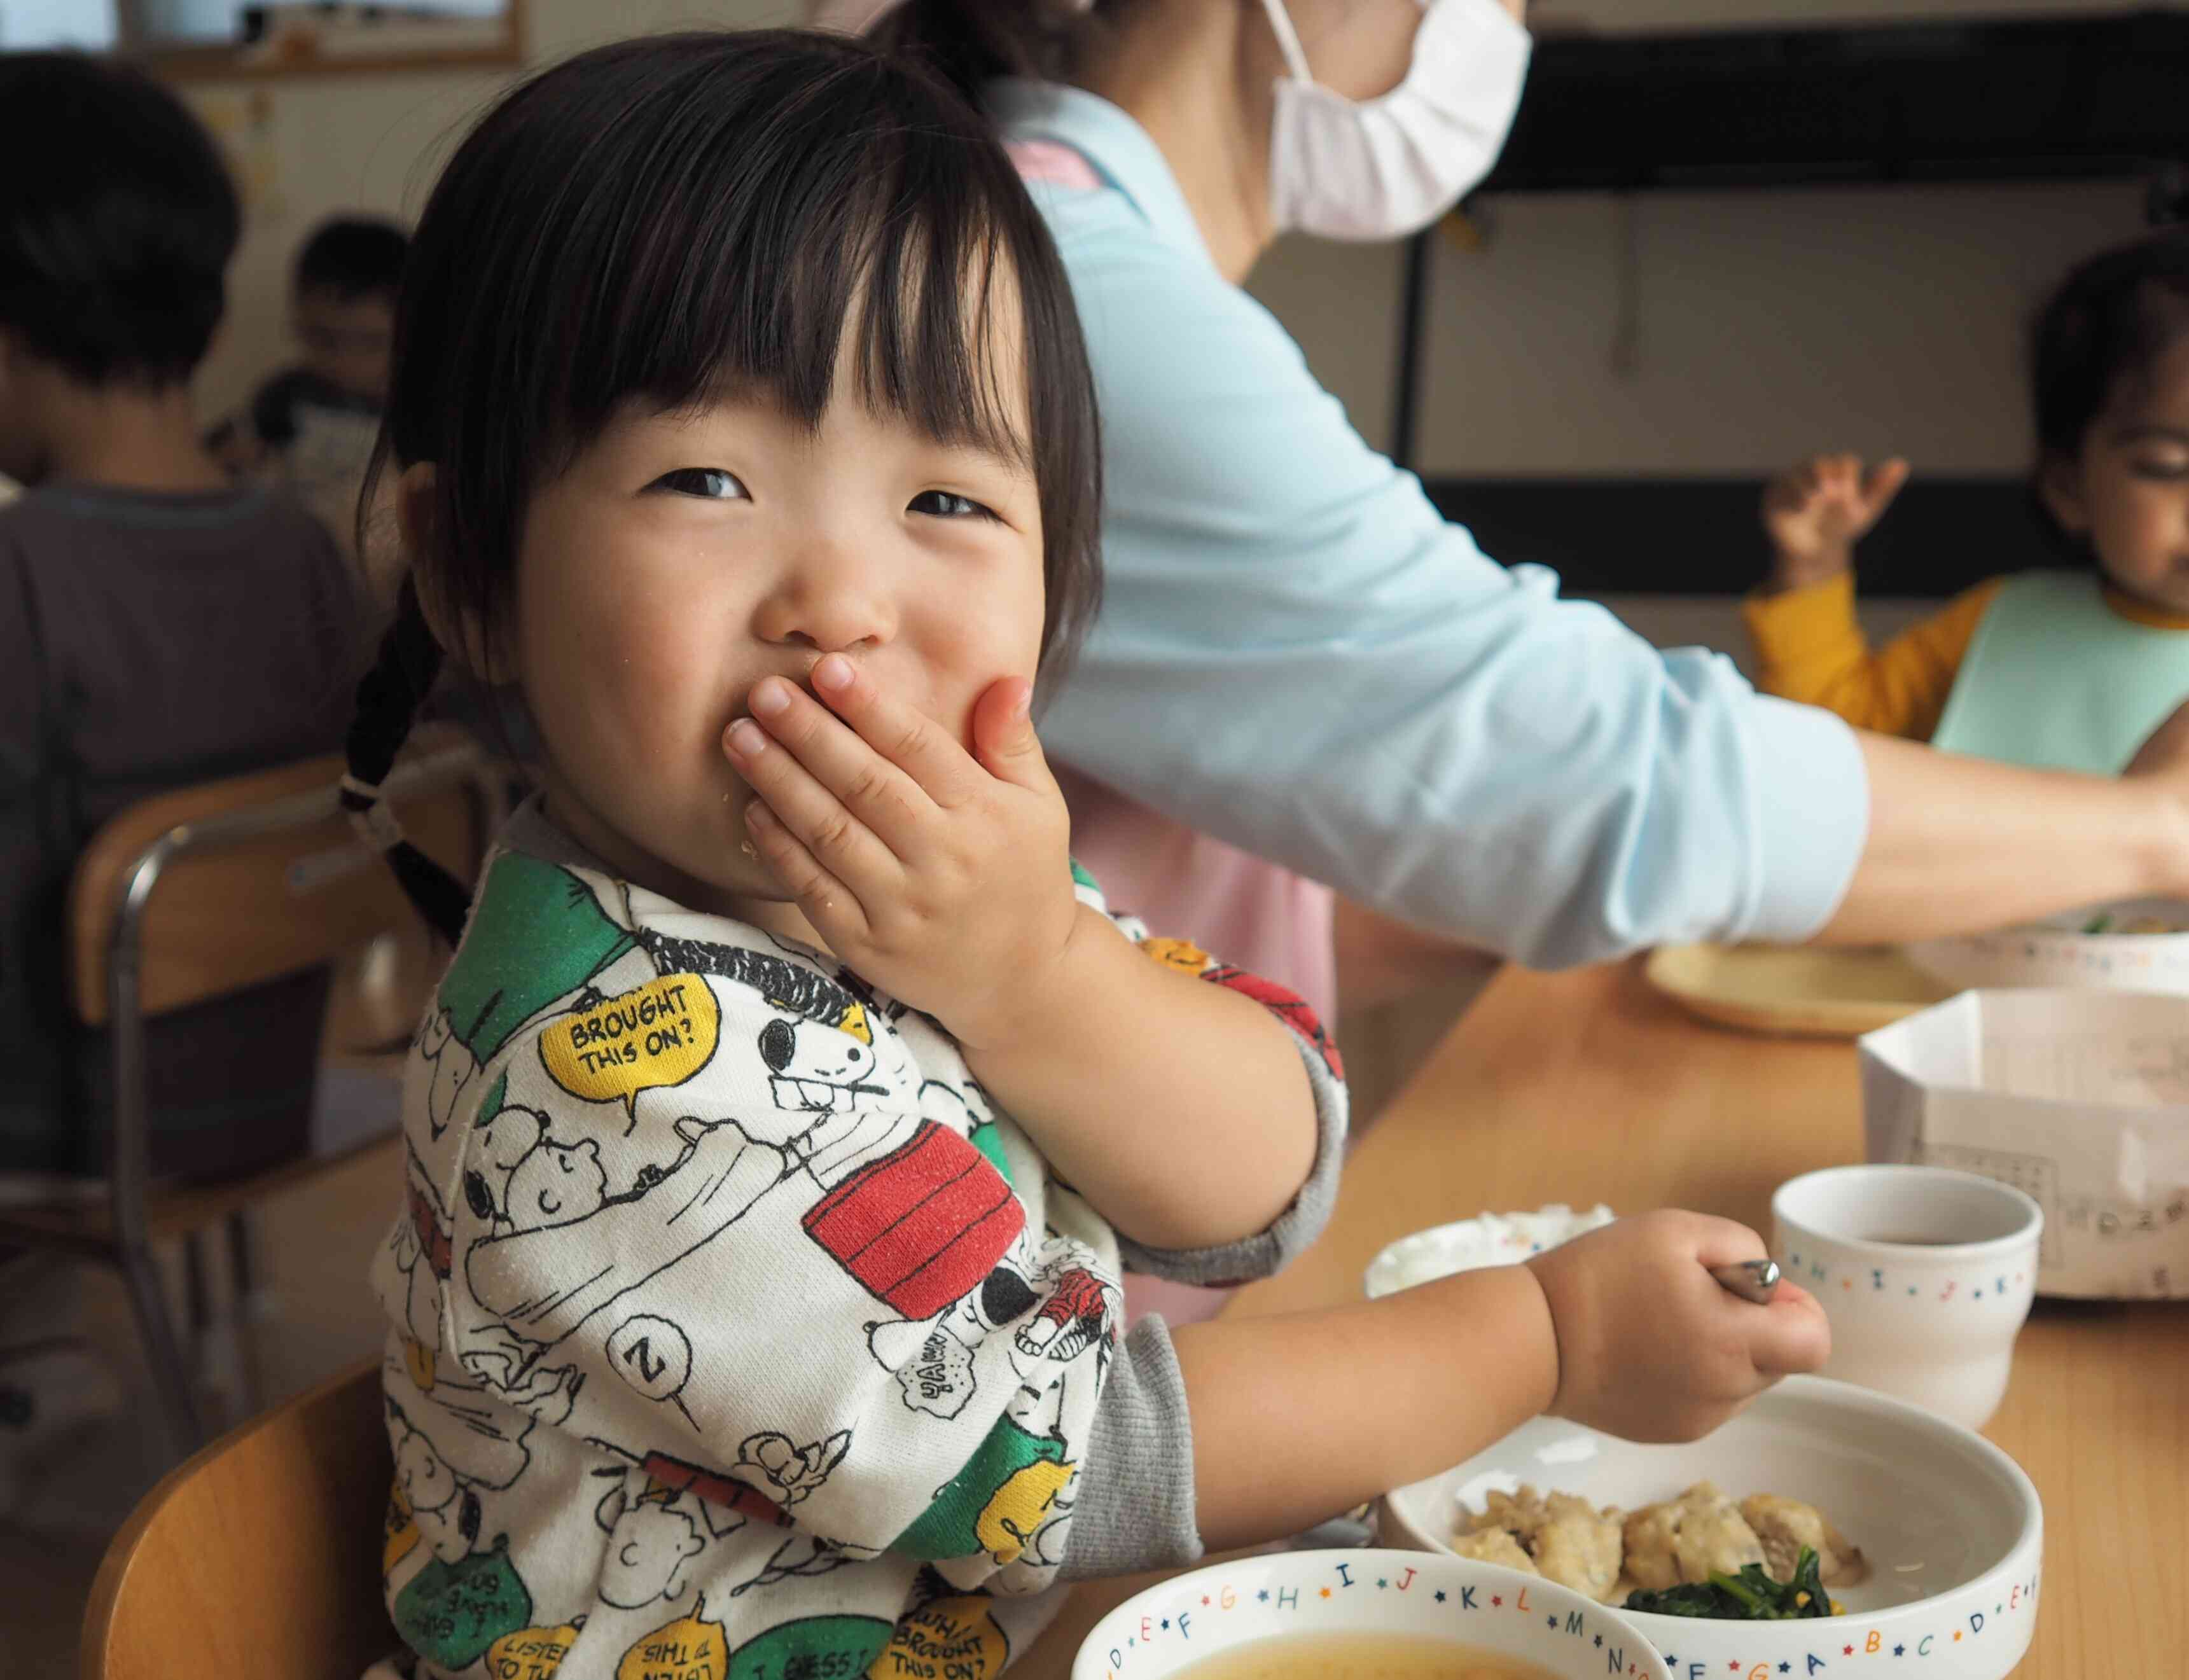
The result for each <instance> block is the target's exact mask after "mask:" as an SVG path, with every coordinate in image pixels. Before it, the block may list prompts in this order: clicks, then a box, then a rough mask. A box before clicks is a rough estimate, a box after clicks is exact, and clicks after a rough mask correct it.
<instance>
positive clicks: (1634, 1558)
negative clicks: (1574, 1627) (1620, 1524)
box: [1625, 1482, 1763, 1592]
mask: <svg viewBox="0 0 2189 1680" xmlns="http://www.w3.org/2000/svg"><path fill="white" fill-rule="evenodd" d="M1625 1535H1626V1573H1627V1574H1628V1575H1632V1577H1633V1578H1634V1584H1635V1585H1636V1586H1638V1587H1648V1588H1649V1589H1651V1590H1652V1591H1656V1592H1661V1591H1662V1590H1663V1589H1664V1588H1666V1587H1677V1586H1678V1585H1680V1583H1681V1582H1683V1581H1691V1582H1692V1581H1708V1580H1709V1579H1710V1578H1711V1575H1713V1574H1714V1573H1723V1574H1726V1575H1737V1574H1739V1571H1740V1569H1741V1566H1742V1565H1743V1564H1760V1563H1762V1561H1763V1542H1762V1541H1760V1540H1758V1539H1757V1538H1756V1530H1754V1529H1752V1528H1751V1527H1749V1525H1748V1521H1747V1519H1745V1517H1743V1516H1742V1515H1741V1514H1740V1513H1739V1510H1738V1509H1736V1508H1735V1507H1734V1502H1732V1501H1731V1500H1730V1499H1728V1498H1727V1497H1726V1496H1724V1495H1723V1494H1722V1493H1720V1492H1719V1491H1717V1488H1716V1487H1715V1486H1714V1485H1711V1483H1709V1482H1697V1483H1696V1484H1695V1485H1694V1486H1693V1487H1691V1488H1689V1489H1688V1491H1686V1492H1685V1493H1683V1494H1682V1495H1681V1496H1679V1497H1678V1498H1677V1499H1673V1500H1668V1501H1666V1502H1665V1503H1663V1504H1661V1505H1648V1506H1644V1507H1643V1508H1642V1509H1641V1510H1639V1511H1637V1512H1635V1513H1633V1515H1632V1516H1630V1517H1629V1518H1627V1519H1626V1530H1625Z"/></svg>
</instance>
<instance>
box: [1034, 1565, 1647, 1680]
mask: <svg viewBox="0 0 2189 1680" xmlns="http://www.w3.org/2000/svg"><path fill="white" fill-rule="evenodd" d="M1332 1636H1335V1638H1337V1639H1338V1640H1348V1639H1349V1638H1352V1637H1360V1638H1376V1639H1383V1638H1394V1639H1409V1640H1411V1639H1430V1640H1434V1641H1437V1642H1439V1643H1450V1644H1451V1648H1452V1652H1451V1655H1452V1658H1453V1659H1454V1660H1453V1661H1452V1662H1451V1666H1450V1668H1449V1669H1448V1670H1447V1669H1445V1667H1444V1666H1443V1664H1442V1662H1441V1660H1440V1663H1439V1671H1440V1672H1449V1673H1451V1674H1453V1675H1463V1674H1467V1673H1468V1672H1472V1669H1471V1666H1470V1665H1469V1664H1468V1662H1467V1660H1466V1659H1467V1658H1468V1656H1469V1655H1480V1656H1482V1657H1483V1659H1484V1661H1483V1665H1482V1666H1483V1667H1484V1668H1485V1669H1487V1670H1488V1672H1502V1671H1501V1670H1497V1669H1495V1668H1491V1667H1490V1663H1491V1662H1492V1661H1493V1660H1494V1659H1495V1658H1499V1657H1502V1658H1507V1659H1513V1660H1517V1661H1519V1662H1524V1663H1532V1664H1534V1665H1535V1666H1536V1667H1537V1668H1539V1669H1541V1671H1542V1672H1545V1673H1547V1674H1550V1675H1554V1676H1556V1677H1557V1680H1608V1677H1609V1676H1611V1675H1618V1676H1621V1677H1622V1680H1671V1671H1670V1670H1668V1669H1667V1668H1666V1666H1665V1665H1664V1663H1663V1661H1662V1660H1660V1658H1659V1657H1658V1655H1657V1653H1656V1652H1655V1651H1654V1650H1653V1649H1650V1645H1649V1641H1648V1640H1647V1639H1645V1638H1643V1637H1642V1635H1641V1634H1640V1633H1639V1632H1638V1631H1637V1630H1636V1628H1635V1626H1634V1623H1633V1622H1632V1621H1631V1620H1630V1619H1628V1618H1627V1617H1626V1616H1625V1615H1622V1614H1621V1612H1619V1611H1617V1610H1614V1609H1606V1608H1605V1607H1604V1605H1602V1604H1598V1603H1597V1602H1596V1601H1595V1600H1594V1599H1592V1598H1582V1597H1581V1594H1580V1593H1578V1592H1568V1591H1566V1589H1565V1588H1564V1587H1556V1586H1553V1584H1552V1583H1551V1582H1549V1581H1531V1580H1529V1579H1528V1578H1527V1577H1525V1576H1524V1575H1515V1574H1513V1572H1512V1571H1511V1570H1502V1569H1500V1568H1498V1567H1497V1566H1496V1564H1478V1563H1475V1562H1473V1561H1472V1560H1471V1559H1468V1558H1455V1557H1452V1556H1451V1555H1450V1554H1448V1553H1447V1554H1446V1555H1445V1556H1443V1557H1433V1556H1430V1555H1428V1553H1421V1552H1383V1551H1375V1550H1348V1551H1338V1552H1277V1553H1264V1554H1263V1555H1260V1556H1256V1557H1247V1558H1239V1559H1237V1560H1236V1562H1233V1563H1228V1564H1211V1565H1209V1566H1208V1568H1206V1569H1199V1570H1192V1571H1191V1572H1190V1573H1188V1574H1185V1575H1175V1576H1174V1577H1173V1578H1172V1579H1170V1580H1168V1581H1164V1582H1163V1583H1162V1585H1161V1586H1159V1587H1150V1588H1149V1589H1148V1590H1147V1591H1146V1592H1141V1593H1137V1594H1135V1595H1134V1597H1132V1598H1128V1599H1127V1600H1125V1602H1124V1603H1123V1604H1120V1605H1118V1606H1117V1609H1114V1610H1112V1611H1111V1612H1110V1614H1109V1615H1106V1616H1104V1617H1103V1618H1102V1620H1101V1621H1098V1622H1096V1623H1095V1631H1094V1632H1091V1633H1089V1635H1088V1636H1087V1638H1086V1642H1085V1643H1083V1644H1082V1645H1081V1646H1080V1648H1079V1655H1078V1658H1077V1659H1075V1660H1074V1661H1073V1662H1072V1680H1185V1677H1187V1676H1188V1674H1189V1672H1190V1671H1191V1670H1192V1669H1193V1668H1195V1667H1196V1666H1199V1665H1200V1664H1202V1663H1204V1662H1207V1661H1208V1660H1210V1659H1212V1658H1216V1657H1221V1656H1224V1655H1226V1654H1227V1653H1229V1652H1230V1651H1232V1650H1233V1649H1235V1648H1236V1647H1239V1646H1242V1645H1248V1644H1253V1645H1264V1644H1266V1645H1267V1648H1268V1649H1267V1652H1266V1656H1267V1659H1268V1661H1269V1663H1270V1672H1273V1673H1274V1672H1283V1673H1285V1674H1286V1675H1287V1677H1288V1680H1306V1677H1308V1676H1309V1675H1310V1674H1317V1675H1320V1674H1322V1673H1324V1672H1327V1673H1328V1674H1329V1675H1330V1676H1332V1677H1339V1676H1346V1677H1351V1680H1359V1677H1360V1676H1362V1675H1373V1674H1375V1673H1377V1672H1378V1670H1379V1667H1381V1666H1383V1665H1382V1664H1380V1663H1379V1662H1378V1660H1377V1657H1378V1656H1380V1655H1383V1654H1382V1653H1376V1654H1374V1655H1371V1654H1370V1653H1368V1652H1367V1651H1366V1650H1365V1649H1362V1648H1360V1647H1355V1648H1354V1649H1351V1650H1346V1649H1344V1648H1343V1646H1342V1645H1338V1644H1333V1643H1326V1641H1327V1640H1330V1639H1331V1638H1332ZM1287 1647H1291V1648H1292V1649H1289V1650H1288V1649H1287ZM1256 1655H1257V1657H1258V1658H1259V1657H1261V1656H1263V1655H1264V1653H1262V1652H1259V1651H1258V1652H1257V1653H1256ZM1256 1669H1257V1672H1259V1669H1260V1664H1259V1662H1258V1663H1257V1664H1256ZM1394 1672H1395V1671H1394Z"/></svg>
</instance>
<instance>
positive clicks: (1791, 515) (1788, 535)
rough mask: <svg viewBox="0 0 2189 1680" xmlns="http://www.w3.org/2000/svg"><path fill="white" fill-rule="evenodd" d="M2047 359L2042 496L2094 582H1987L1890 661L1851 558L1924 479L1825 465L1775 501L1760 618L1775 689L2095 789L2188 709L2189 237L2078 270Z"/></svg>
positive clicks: (2048, 318)
mask: <svg viewBox="0 0 2189 1680" xmlns="http://www.w3.org/2000/svg"><path fill="white" fill-rule="evenodd" d="M2033 352H2034V354H2033V362H2034V369H2033V373H2034V387H2035V390H2034V396H2035V405H2036V421H2037V437H2038V459H2037V465H2036V467H2035V470H2034V474H2033V484H2032V489H2033V492H2034V495H2035V498H2036V501H2037V504H2038V506H2039V510H2040V512H2041V513H2042V514H2043V516H2044V518H2045V520H2046V522H2047V523H2049V524H2050V526H2051V527H2052V528H2053V529H2054V532H2055V534H2056V535H2058V536H2059V537H2060V538H2061V539H2062V540H2063V542H2064V543H2065V544H2066V545H2067V546H2070V547H2071V548H2073V550H2075V551H2077V552H2079V554H2080V555H2081V556H2082V557H2084V559H2085V561H2086V562H2088V563H2094V564H2087V565H2086V567H2085V568H2084V569H2081V570H2067V571H2051V570H2036V571H2029V572H2023V573H2019V574H2012V575H2010V576H2005V577H1999V578H1994V579H1991V580H1988V581H1987V582H1984V583H1982V584H1979V585H1977V586H1976V587H1975V588H1973V589H1971V590H1969V591H1966V593H1964V594H1963V595H1961V596H1960V597H1958V598H1956V599H1955V600H1954V602H1952V603H1951V604H1950V605H1949V606H1948V607H1947V608H1945V609H1944V610H1943V612H1941V613H1939V614H1937V615H1936V616H1935V617H1932V618H1931V619H1926V620H1925V621H1924V622H1923V623H1921V624H1919V625H1916V626H1915V628H1913V629H1912V630H1909V631H1907V632H1906V633H1905V634H1904V635H1902V636H1898V638H1896V639H1895V640H1893V641H1892V642H1888V643H1887V644H1886V646H1885V647H1883V648H1880V649H1878V650H1876V651H1875V652H1873V651H1871V649H1870V648H1869V646H1868V645H1867V644H1866V642H1864V637H1863V634H1862V631H1861V629H1860V628H1859V626H1858V625H1857V623H1856V620H1855V614H1854V581H1853V576H1852V558H1853V548H1854V544H1855V543H1856V541H1857V540H1858V539H1859V538H1860V537H1861V536H1862V535H1863V534H1864V532H1866V531H1868V530H1869V528H1870V527H1871V526H1872V525H1874V524H1875V523H1876V522H1877V520H1878V518H1880V517H1881V515H1882V514H1883V513H1884V512H1885V510H1886V507H1887V506H1889V505H1890V504H1891V502H1892V499H1893V497H1894V496H1895V495H1898V493H1899V490H1900V488H1901V486H1902V485H1903V484H1905V483H1906V482H1907V478H1908V465H1907V463H1906V462H1905V461H1898V460H1892V461H1885V462H1882V463H1881V464H1879V465H1877V466H1875V467H1871V468H1869V470H1868V471H1867V472H1865V471H1864V467H1863V464H1862V463H1861V462H1860V461H1858V460H1857V459H1856V458H1855V457H1854V456H1852V455H1821V456H1818V457H1816V458H1814V459H1813V460H1811V461H1807V462H1806V463H1805V464H1803V465H1802V466H1801V467H1796V468H1795V469H1794V470H1793V471H1792V472H1789V473H1787V474H1786V475H1785V476H1784V477H1782V478H1779V479H1778V480H1776V481H1775V482H1774V483H1773V484H1772V485H1771V486H1770V488H1769V489H1768V490H1767V491H1766V492H1765V495H1764V498H1763V523H1764V528H1765V529H1766V530H1767V531H1768V533H1769V535H1770V539H1771V543H1772V546H1773V550H1774V552H1775V557H1774V561H1773V567H1772V571H1771V575H1770V578H1769V580H1768V581H1767V583H1766V584H1765V585H1764V587H1763V589H1762V591H1760V592H1759V594H1758V595H1757V596H1756V597H1755V598H1754V599H1752V600H1751V602H1749V605H1748V608H1747V619H1748V625H1749V631H1750V633H1751V635H1752V636H1754V638H1755V642H1756V651H1757V653H1758V656H1759V659H1760V661H1761V664H1762V681H1761V686H1762V687H1763V688H1764V689H1765V690H1766V691H1768V693H1774V694H1779V695H1781V696H1784V697H1785V698H1786V699H1794V700H1802V701H1805V702H1807V703H1808V704H1812V705H1819V706H1822V707H1824V708H1825V709H1826V710H1830V711H1833V712H1836V713H1837V714H1838V715H1839V716H1841V717H1843V718H1845V719H1847V721H1848V722H1850V723H1852V724H1854V725H1856V726H1857V727H1861V728H1866V729H1875V730H1878V731H1881V732H1883V733H1889V734H1895V735H1903V736H1907V737H1909V738H1914V739H1917V740H1928V741H1929V742H1931V744H1932V745H1934V746H1938V747H1943V748H1945V749H1949V750H1951V751H1957V752H1966V753H1971V754H1974V755H1978V756H1981V757H1986V758H1995V759H2002V760H2005V761H2010V762H2013V763H2018V764H2024V765H2029V766H2034V767H2039V768H2050V769H2071V770H2082V771H2088V772H2096V773H2100V774H2113V773H2116V772H2119V771H2120V770H2122V769H2123V768H2124V767H2125V766H2126V765H2127V763H2128V761H2129V760H2130V758H2131V757H2133V756H2134V755H2135V749H2136V748H2137V746H2138V745H2139V744H2141V742H2142V741H2143V740H2144V738H2146V737H2147V736H2148V735H2149V734H2150V733H2151V732H2152V730H2153V729H2155V728H2156V727H2158V725H2159V724H2160V723H2162V722H2163V721H2164V720H2165V719H2166V718H2167V716H2169V714H2170V713H2171V712H2172V711H2173V710H2174V708H2175V706H2176V705H2177V704H2180V703H2181V700H2182V699H2183V698H2184V697H2185V696H2189V635H2184V634H2183V633H2182V632H2183V631H2189V235H2185V234H2183V233H2181V232H2178V231H2177V232H2171V233H2168V234H2164V235H2156V236H2153V237H2151V238H2147V239H2145V240H2141V241H2139V242H2138V243H2136V244H2134V245H2130V246H2124V247H2121V248H2118V249H2116V250H2113V251H2109V252H2104V253H2103V254H2101V255H2100V256H2098V257H2093V258H2091V259H2090V261H2088V262H2086V263H2084V264H2083V265H2082V266H2081V267H2079V268H2078V269H2075V270H2074V271H2073V273H2072V274H2069V275H2068V276H2067V280H2065V281H2064V282H2063V283H2062V286H2060V288H2059V290H2058V291H2056V293H2055V294H2054V295H2053V297H2052V298H2051V300H2050V302H2049V303H2047V304H2046V306H2045V309H2044V311H2043V313H2042V314H2041V315H2040V316H2039V320H2038V323H2037V326H2036V331H2035V334H2034V342H2033Z"/></svg>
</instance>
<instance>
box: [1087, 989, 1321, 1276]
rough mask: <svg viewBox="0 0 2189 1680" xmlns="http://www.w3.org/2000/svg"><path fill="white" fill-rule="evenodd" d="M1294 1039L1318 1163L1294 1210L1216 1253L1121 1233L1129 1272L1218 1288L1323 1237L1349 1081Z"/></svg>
mask: <svg viewBox="0 0 2189 1680" xmlns="http://www.w3.org/2000/svg"><path fill="white" fill-rule="evenodd" d="M1292 1044H1293V1045H1294V1046H1295V1047H1296V1048H1297V1049H1298V1051H1299V1054H1300V1061H1302V1063H1303V1064H1304V1065H1305V1066H1306V1068H1307V1077H1308V1082H1309V1084H1311V1085H1312V1086H1313V1087H1314V1088H1315V1164H1314V1165H1313V1166H1312V1167H1310V1168H1309V1169H1308V1175H1307V1181H1306V1182H1305V1183H1304V1184H1303V1185H1301V1186H1300V1188H1299V1194H1298V1195H1297V1196H1294V1197H1293V1198H1292V1205H1291V1206H1290V1207H1288V1208H1286V1209H1285V1211H1284V1212H1283V1213H1280V1214H1278V1215H1277V1217H1276V1219H1275V1220H1273V1221H1272V1222H1271V1223H1270V1225H1269V1226H1268V1228H1267V1229H1265V1230H1259V1231H1257V1232H1255V1233H1254V1235H1253V1236H1247V1237H1242V1238H1241V1239H1240V1240H1239V1241H1238V1242H1225V1243H1220V1244H1219V1245H1218V1246H1216V1247H1213V1248H1150V1247H1145V1246H1143V1245H1142V1244H1140V1243H1138V1242H1133V1241H1132V1240H1131V1239H1130V1238H1128V1237H1127V1236H1125V1235H1124V1233H1123V1232H1122V1231H1120V1232H1119V1233H1118V1235H1117V1253H1118V1256H1119V1258H1120V1259H1123V1262H1124V1264H1125V1269H1126V1270H1128V1271H1137V1272H1145V1273H1147V1274H1148V1275H1149V1276H1152V1277H1167V1278H1169V1279H1171V1280H1172V1281H1174V1282H1178V1283H1198V1284H1202V1285H1207V1286H1211V1287H1224V1286H1227V1285H1230V1284H1235V1283H1246V1282H1249V1281H1252V1280H1253V1279H1255V1278H1258V1277H1268V1276H1271V1275H1272V1274H1273V1273H1275V1272H1276V1271H1278V1270H1281V1269H1282V1268H1283V1267H1284V1266H1285V1265H1286V1264H1288V1263H1289V1262H1290V1261H1291V1260H1292V1257H1293V1256H1294V1255H1296V1254H1298V1253H1301V1252H1302V1251H1303V1250H1304V1249H1305V1248H1306V1247H1307V1246H1308V1245H1309V1243H1311V1242H1314V1241H1315V1238H1316V1237H1318V1236H1321V1235H1322V1228H1323V1227H1324V1226H1325V1225H1327V1224H1329V1223H1330V1212H1331V1209H1332V1208H1334V1207H1335V1206H1336V1205H1337V1203H1338V1174H1339V1172H1340V1171H1341V1170H1342V1169H1343V1167H1344V1165H1345V1125H1346V1093H1345V1082H1344V1081H1343V1079H1342V1078H1339V1077H1338V1074H1337V1073H1336V1072H1333V1071H1332V1067H1331V1065H1330V1063H1329V1061H1326V1060H1325V1059H1324V1056H1323V1053H1322V1051H1321V1049H1320V1048H1318V1047H1317V1046H1315V1045H1314V1044H1309V1043H1308V1042H1307V1040H1306V1039H1304V1038H1301V1037H1300V1036H1299V1035H1298V1033H1296V1032H1295V1033H1292ZM1333 1054H1334V1052H1333Z"/></svg>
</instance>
